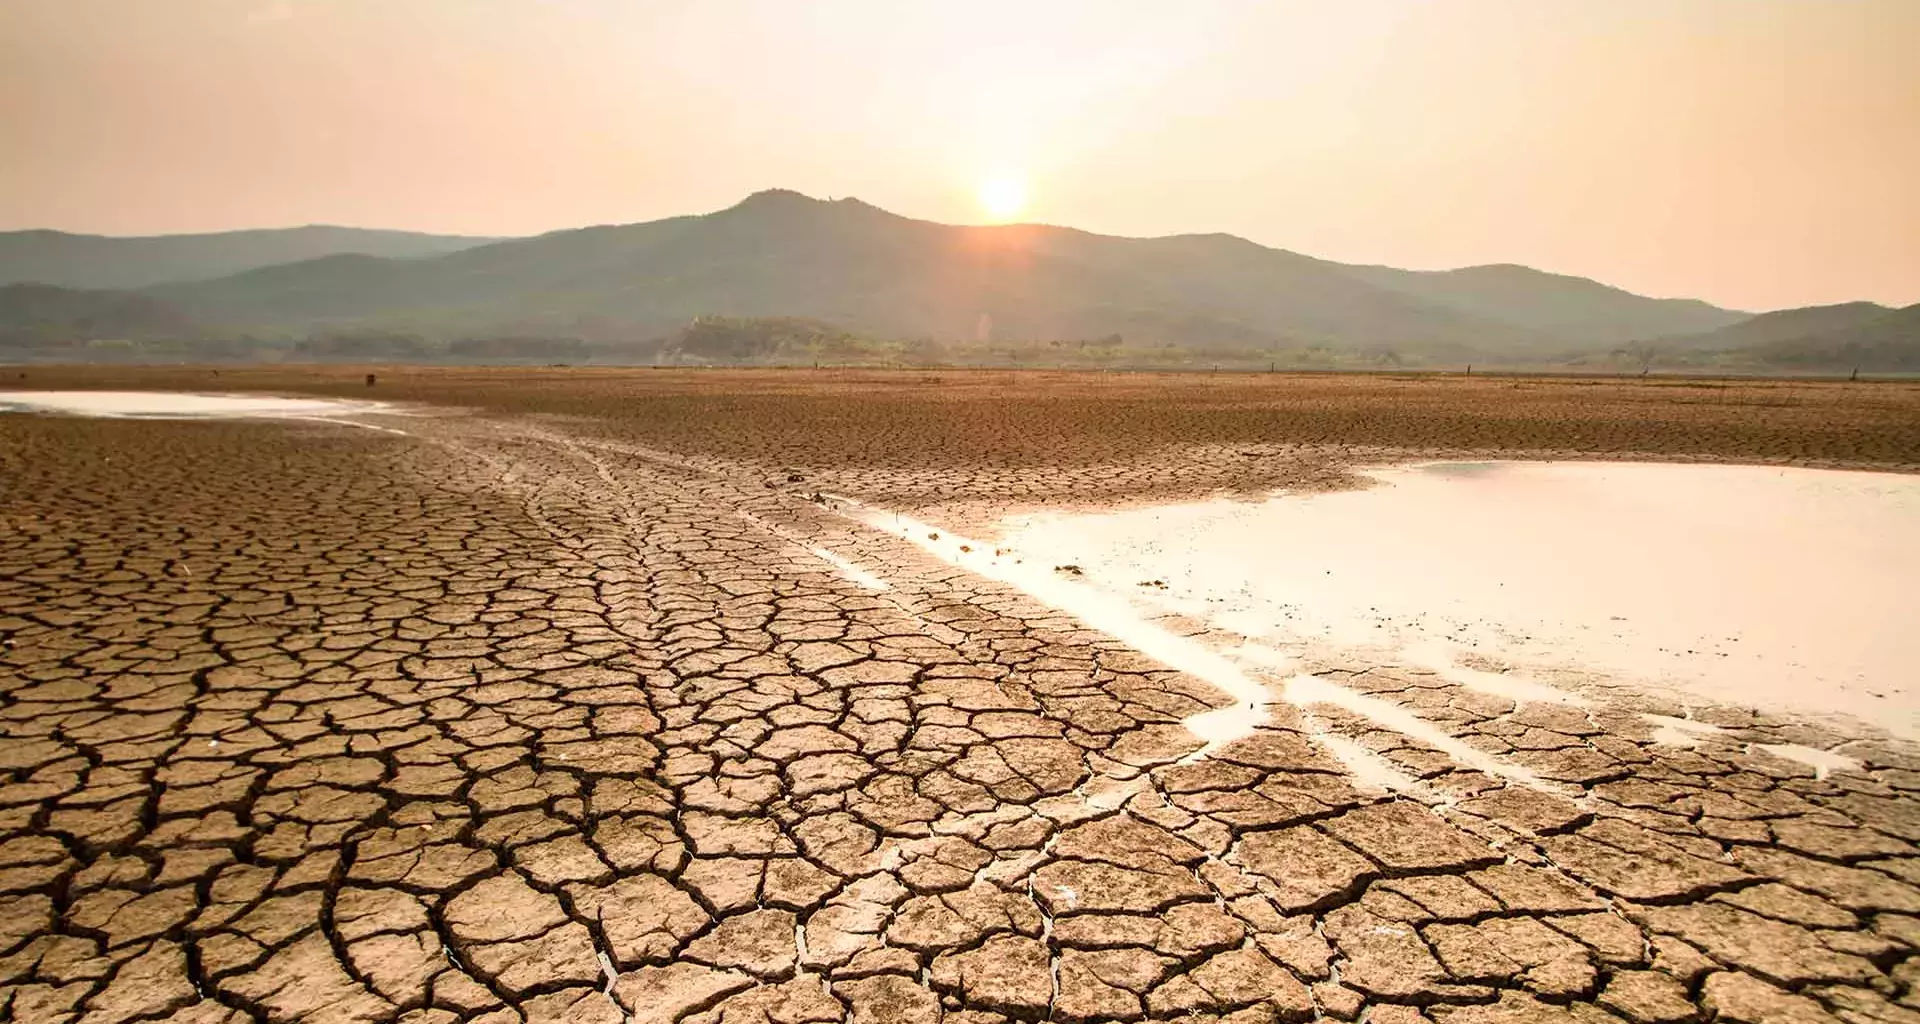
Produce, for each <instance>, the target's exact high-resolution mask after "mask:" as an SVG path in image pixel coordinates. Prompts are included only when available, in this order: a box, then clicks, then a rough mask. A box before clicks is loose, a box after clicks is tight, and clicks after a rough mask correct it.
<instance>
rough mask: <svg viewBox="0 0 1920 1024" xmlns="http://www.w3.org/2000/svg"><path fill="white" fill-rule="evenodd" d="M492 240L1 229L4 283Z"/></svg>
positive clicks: (90, 280) (450, 247)
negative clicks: (136, 234) (124, 234)
mask: <svg viewBox="0 0 1920 1024" xmlns="http://www.w3.org/2000/svg"><path fill="white" fill-rule="evenodd" d="M490 241H493V239H490V238H468V237H462V236H458V235H424V234H419V233H416V232H411V231H375V230H369V229H366V228H340V227H330V226H325V225H313V226H309V227H300V228H271V229H265V230H257V231H223V232H219V233H215V234H204V235H151V236H147V237H141V238H115V237H110V236H107V235H75V234H68V233H67V232H64V231H4V232H0V285H3V284H50V285H59V286H61V287H63V288H90V289H99V288H145V287H147V286H149V285H155V284H162V283H165V282H170V281H196V280H201V279H204V278H210V277H225V276H227V275H229V274H237V273H240V272H242V271H246V270H252V269H254V268H255V267H265V266H271V265H273V264H276V263H292V262H294V261H296V260H306V259H312V258H314V257H317V256H327V255H332V254H335V253H343V252H360V253H368V254H370V255H374V256H390V257H411V256H435V255H439V254H441V253H448V252H454V251H456V250H459V249H465V248H470V247H472V246H475V245H481V244H484V243H486V242H490Z"/></svg>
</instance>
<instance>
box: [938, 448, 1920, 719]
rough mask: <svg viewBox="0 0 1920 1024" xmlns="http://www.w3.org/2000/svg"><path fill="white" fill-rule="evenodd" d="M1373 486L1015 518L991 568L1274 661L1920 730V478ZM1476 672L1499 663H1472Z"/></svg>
mask: <svg viewBox="0 0 1920 1024" xmlns="http://www.w3.org/2000/svg"><path fill="white" fill-rule="evenodd" d="M1371 475H1372V476H1373V477H1374V479H1375V486H1373V487H1370V488H1367V489H1364V490H1358V491H1344V492H1336V493H1330V494H1314V495H1304V496H1280V497H1274V498H1272V499H1269V500H1266V501H1256V502H1247V501H1230V500H1218V501H1209V502H1197V503H1191V504H1181V505H1171V506H1161V507H1150V508H1136V509H1128V510H1123V511H1117V512H1111V513H1095V514H1047V515H1039V516H1029V517H1022V518H1019V519H1016V520H1012V521H1010V522H1009V523H1008V527H1009V531H1008V533H1007V534H1006V536H1005V537H1004V538H1003V539H1002V540H1001V541H1000V542H999V546H1000V550H1002V551H1003V552H1004V553H1003V554H1002V555H1000V556H999V560H1000V561H1003V562H1014V561H1016V560H1018V563H1019V564H1021V565H1024V566H1027V567H1034V566H1039V567H1041V569H1040V573H1039V574H1040V575H1047V574H1051V567H1052V566H1055V565H1071V566H1073V567H1074V568H1075V570H1076V575H1075V576H1074V577H1073V579H1074V581H1075V586H1076V587H1078V588H1081V589H1086V590H1093V591H1097V592H1099V593H1100V594H1102V595H1104V596H1105V597H1106V598H1108V599H1111V600H1113V601H1123V602H1124V601H1132V602H1133V603H1134V604H1135V605H1139V606H1147V605H1151V606H1154V607H1157V608H1160V609H1163V610H1165V611H1172V612H1177V613H1179V614H1181V615H1183V616H1186V617H1188V618H1191V619H1195V620H1197V621H1199V622H1202V623H1204V624H1206V625H1209V626H1213V627H1217V628H1219V629H1222V630H1226V631H1230V632H1232V633H1235V634H1238V635H1240V636H1243V637H1249V638H1253V639H1254V640H1256V641H1257V642H1258V644H1257V646H1258V647H1259V648H1260V649H1263V650H1265V651H1270V652H1273V659H1274V660H1277V661H1284V660H1285V658H1286V657H1288V656H1296V655H1305V654H1308V653H1311V652H1316V651H1319V652H1325V651H1329V650H1331V651H1335V652H1347V653H1352V652H1358V651H1367V652H1370V653H1384V654H1385V655H1387V656H1390V657H1391V658H1392V662H1391V663H1394V664H1399V665H1403V666H1407V667H1415V668H1424V669H1426V670H1428V671H1432V672H1434V673H1436V674H1437V675H1439V676H1440V677H1441V678H1443V679H1447V680H1449V681H1452V682H1456V683H1459V684H1461V685H1464V686H1467V687H1470V688H1472V689H1476V690H1481V691H1485V692H1490V693H1496V694H1500V695H1502V696H1507V697H1509V698H1512V699H1515V700H1521V701H1548V702H1553V703H1561V704H1571V705H1575V706H1579V705H1582V704H1584V703H1586V700H1587V699H1586V698H1585V697H1583V696H1581V695H1579V694H1574V693H1569V692H1567V691H1565V690H1562V689H1558V688H1556V687H1553V686H1550V685H1547V684H1546V683H1542V682H1539V681H1538V680H1540V679H1555V678H1559V677H1563V676H1565V675H1566V674H1568V673H1569V672H1571V673H1575V674H1580V675H1585V676H1587V677H1589V678H1591V677H1596V676H1597V677H1602V678H1606V679H1609V680H1616V681H1619V682H1622V683H1628V684H1638V685H1646V686H1650V687H1653V688H1657V689H1665V690H1668V691H1678V692H1679V693H1681V694H1684V695H1690V696H1691V697H1693V698H1697V699H1700V700H1703V701H1708V702H1715V703H1727V704H1739V705H1745V706H1752V707H1758V708H1762V709H1765V710H1769V711H1774V712H1779V713H1785V714H1791V715H1816V716H1817V715H1822V714H1841V715H1849V716H1853V717H1856V718H1860V719H1864V720H1867V721H1870V722H1873V723H1875V724H1877V725H1880V726H1881V727H1883V728H1886V729H1888V730H1890V731H1892V732H1894V733H1896V734H1899V735H1903V736H1907V737H1910V738H1920V676H1916V675H1915V674H1914V673H1913V672H1912V671H1911V666H1912V665H1914V664H1920V630H1916V629H1914V628H1913V621H1912V615H1913V612H1912V609H1914V608H1916V607H1920V476H1904V475H1894V474H1879V473H1853V472H1835V471H1825V470H1805V469H1782V468H1770V467H1754V466H1722V465H1666V464H1636V463H1465V464H1461V463H1452V464H1438V465H1430V466H1418V467H1408V468H1399V469H1389V470H1380V471H1377V472H1374V473H1373V474H1371ZM923 546H924V545H923ZM1033 575H1035V572H1034V571H1033V570H1032V569H1031V568H1029V570H1028V571H1027V573H1025V576H1029V577H1030V576H1033ZM1009 581H1010V582H1014V581H1013V580H1009ZM1043 582H1044V581H1043ZM1016 585H1018V583H1016ZM1022 589H1028V588H1027V587H1025V586H1022ZM1056 589H1057V588H1056ZM1030 592H1031V591H1030ZM1043 599H1045V598H1043ZM1133 617H1134V618H1136V619H1140V618H1151V616H1150V615H1148V614H1145V613H1142V612H1138V611H1136V612H1134V613H1133ZM1115 635H1116V636H1119V635H1120V634H1118V633H1116V634H1115ZM1121 638H1122V639H1127V638H1126V637H1124V636H1122V637H1121ZM1188 642H1189V643H1194V642H1193V641H1188ZM1195 646H1198V644H1197V643H1195ZM1252 646H1254V645H1246V646H1243V647H1242V648H1241V651H1242V652H1245V651H1246V650H1247V647H1252ZM1209 653H1211V652H1209ZM1214 657H1219V656H1218V655H1214ZM1223 660H1224V659H1223ZM1234 660H1235V662H1238V663H1241V664H1245V663H1247V662H1245V661H1242V660H1240V659H1237V658H1236V659H1234ZM1372 663H1373V664H1378V663H1379V662H1372ZM1489 664H1491V665H1496V666H1499V667H1501V668H1502V669H1503V670H1502V671H1489V670H1487V669H1485V668H1481V667H1475V666H1482V665H1489ZM1249 667H1250V668H1251V667H1253V666H1252V665H1249ZM1237 671H1238V670H1237V669H1236V670H1235V672H1236V673H1237ZM1197 674H1201V675H1202V676H1203V677H1204V678H1209V679H1214V678H1215V676H1216V675H1224V673H1218V672H1206V673H1197ZM1668 728H1669V729H1671V731H1669V732H1665V733H1663V735H1664V736H1666V737H1667V738H1669V739H1680V738H1681V737H1680V736H1679V735H1677V734H1679V733H1681V732H1683V731H1685V730H1684V727H1679V726H1669V727H1668ZM1687 738H1689V739H1691V738H1693V737H1687Z"/></svg>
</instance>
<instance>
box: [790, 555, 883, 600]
mask: <svg viewBox="0 0 1920 1024" xmlns="http://www.w3.org/2000/svg"><path fill="white" fill-rule="evenodd" d="M807 553H808V554H810V555H812V556H813V557H815V558H818V559H819V560H821V561H822V562H825V563H827V564H828V565H831V566H833V569H834V571H835V572H837V573H839V574H840V575H841V577H842V578H843V579H846V580H849V581H851V582H852V583H854V584H857V585H858V586H861V587H865V588H866V589H868V590H872V591H875V592H878V591H882V590H886V589H888V586H887V581H886V580H883V579H881V578H880V577H878V576H875V575H874V574H872V573H870V572H868V571H867V570H865V569H862V568H860V567H859V566H858V565H855V564H854V563H853V562H851V561H849V560H847V559H845V558H842V557H841V556H839V555H837V554H834V553H833V552H831V551H828V550H827V549H826V548H823V547H809V548H808V549H807Z"/></svg>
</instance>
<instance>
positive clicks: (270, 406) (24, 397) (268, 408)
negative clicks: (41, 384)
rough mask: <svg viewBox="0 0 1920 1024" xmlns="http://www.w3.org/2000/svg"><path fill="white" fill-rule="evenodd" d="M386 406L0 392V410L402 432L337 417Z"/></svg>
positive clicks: (161, 394)
mask: <svg viewBox="0 0 1920 1024" xmlns="http://www.w3.org/2000/svg"><path fill="white" fill-rule="evenodd" d="M392 411H393V408H392V406H390V405H389V404H388V403H385V402H364V401H354V400H351V399H345V398H278V397H274V396H271V395H207V394H195V393H191V392H182V391H0V412H26V413H53V414H61V415H68V416H88V417H94V418H104V419H167V420H183V419H294V420H321V421H324V422H328V423H344V424H347V425H349V426H355V427H364V428H366V429H368V430H378V431H382V432H384V433H390V434H401V433H404V431H400V430H395V429H393V428H392V427H381V426H376V425H374V424H371V423H358V422H354V421H352V420H346V419H341V418H340V417H345V416H354V415H359V414H361V413H370V412H392Z"/></svg>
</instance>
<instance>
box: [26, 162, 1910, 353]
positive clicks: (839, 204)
mask: <svg viewBox="0 0 1920 1024" xmlns="http://www.w3.org/2000/svg"><path fill="white" fill-rule="evenodd" d="M27 281H33V282H38V283H39V284H40V285H46V284H51V285H58V286H63V288H68V289H70V288H82V289H91V290H89V291H67V290H62V289H47V288H45V287H38V286H34V287H29V286H27V285H24V284H19V283H18V282H27ZM9 282H14V283H15V284H13V285H12V286H10V287H0V343H5V344H9V345H11V346H12V347H13V348H15V349H20V348H24V347H34V346H38V347H46V346H65V347H68V348H71V347H72V346H73V345H75V344H76V343H82V342H88V341H97V340H99V339H102V338H110V339H120V340H127V339H130V340H133V341H136V342H137V341H140V340H142V339H173V340H179V339H182V338H200V339H209V340H211V339H225V340H227V341H228V342H229V354H231V351H232V344H239V343H244V342H247V341H251V342H255V343H260V344H272V343H286V342H289V341H291V340H294V339H305V338H311V337H313V336H315V335H341V334H348V335H361V336H364V337H365V338H366V339H367V340H366V341H365V342H364V343H361V344H357V345H356V346H354V350H355V354H357V355H359V356H363V357H378V356H380V355H381V354H382V351H381V349H380V343H379V342H377V341H373V340H372V339H373V338H375V337H385V338H389V339H392V338H405V339H412V340H413V341H411V342H409V344H411V343H413V342H418V343H420V344H425V345H428V346H429V347H430V346H432V345H433V344H445V343H451V342H459V341H461V340H463V339H464V340H468V341H471V340H472V339H487V338H501V337H510V338H515V339H521V340H522V341H523V342H525V343H526V344H527V345H531V346H534V347H535V348H537V345H536V344H535V343H536V342H537V341H538V340H540V339H550V340H554V341H556V342H558V341H560V340H563V339H564V340H567V341H569V342H571V343H573V344H574V346H575V348H573V349H568V350H567V351H569V352H577V351H579V349H578V346H580V345H589V346H614V347H618V346H623V345H624V346H637V347H639V348H645V347H646V346H647V345H649V344H652V345H654V346H655V349H654V351H655V352H658V351H665V350H666V349H665V348H662V347H660V346H662V345H665V344H668V343H665V342H662V341H661V339H671V338H672V337H674V336H675V335H676V333H677V332H684V331H685V330H686V329H687V328H688V325H689V324H690V323H692V322H694V321H695V320H697V319H699V318H713V317H725V318H735V320H752V319H756V318H779V321H780V322H781V323H783V324H788V325H794V324H797V325H801V326H800V327H798V328H793V327H790V326H789V327H783V328H782V330H785V331H786V332H787V333H788V334H791V333H792V332H793V330H800V331H801V332H802V333H809V332H810V336H811V337H812V338H813V339H814V340H812V341H810V342H808V344H811V345H813V347H814V349H815V350H817V349H818V348H819V341H818V339H819V338H820V337H822V336H825V335H828V334H831V335H835V336H836V337H838V336H841V335H844V336H847V337H858V338H866V339H890V340H897V341H900V342H914V341H918V342H920V343H922V344H924V345H930V346H939V347H940V349H941V351H943V352H946V353H949V354H951V353H953V352H956V351H958V352H962V353H964V352H966V351H968V350H969V349H972V350H981V351H984V350H988V349H991V348H992V347H993V346H1004V345H1018V344H1035V345H1051V346H1053V347H1054V348H1059V347H1060V346H1061V345H1062V344H1069V345H1072V346H1076V347H1078V348H1081V349H1084V348H1085V347H1086V346H1088V345H1089V344H1092V345H1096V346H1100V345H1104V346H1106V347H1107V348H1108V349H1112V350H1117V349H1119V348H1120V347H1122V346H1126V347H1130V348H1133V349H1140V348H1145V347H1153V346H1160V347H1169V346H1171V347H1179V348H1183V349H1188V350H1196V351H1200V350H1203V351H1216V352H1217V351H1241V352H1248V353H1262V352H1264V353H1269V354H1274V355H1275V356H1276V358H1277V357H1278V354H1280V353H1289V352H1301V351H1325V352H1334V353H1352V354H1356V355H1363V356H1368V357H1369V358H1380V359H1387V360H1390V361H1392V362H1400V361H1406V362H1410V363H1420V362H1429V361H1445V360H1455V359H1468V360H1471V359H1474V358H1480V359H1483V360H1485V361H1495V360H1507V361H1516V362H1538V361H1550V360H1557V359H1562V358H1567V357H1570V356H1572V355H1575V354H1578V353H1583V352H1596V351H1607V350H1610V349H1616V348H1618V347H1620V346H1623V345H1626V344H1628V343H1633V342H1645V341H1649V340H1652V339H1660V341H1659V342H1658V344H1660V345H1661V346H1663V347H1665V348H1667V349H1673V350H1681V349H1718V348H1738V347H1742V346H1750V345H1756V344H1763V343H1766V344H1772V343H1779V342H1794V341H1796V340H1800V339H1804V338H1805V337H1807V336H1809V335H1813V334H1818V333H1820V332H1822V331H1827V330H1835V329H1848V330H1851V329H1855V328H1859V327H1862V326H1864V325H1865V324H1866V323H1868V322H1872V321H1875V320H1876V319H1878V318H1879V316H1880V315H1884V314H1888V313H1892V312H1894V311H1891V310H1887V309H1886V308H1884V307H1878V306H1873V305H1872V304H1870V303H1858V304H1851V305H1849V306H1844V307H1822V308H1821V309H1824V310H1828V311H1829V312H1825V313H1823V312H1820V311H1818V310H1805V311H1789V312H1783V313H1773V314H1765V315H1763V316H1761V317H1750V315H1749V314H1746V313H1742V312H1739V311H1734V310H1727V309H1721V308H1718V307H1715V306H1712V305H1709V304H1707V303H1704V302H1699V301H1696V300H1691V299H1660V298H1648V297H1645V296H1640V295H1634V294H1632V293H1629V292H1626V291H1622V290H1620V289H1617V288H1612V287H1609V286H1607V285H1604V284H1600V283H1598V282H1594V281H1590V280H1586V279H1584V278H1577V277H1568V276H1562V275H1556V274H1549V273H1545V272H1542V271H1538V270H1533V269H1531V268H1527V267H1521V266H1514V265H1496V266H1483V267H1469V268H1465V269H1460V270H1451V271H1407V270H1398V269H1394V268H1391V267H1382V266H1353V265H1348V264H1341V263H1334V262H1329V261H1326V260H1320V259H1315V258H1313V257H1310V256H1304V255H1301V254H1298V253H1293V252H1288V251H1286V250H1281V249H1272V248H1267V247H1264V246H1260V245H1257V244H1255V243H1252V242H1249V241H1247V240H1245V239H1241V238H1237V237H1234V236H1231V235H1219V234H1215V235H1176V236H1168V237H1162V238H1120V237H1114V236H1106V235H1096V234H1091V233H1088V232H1084V231H1077V230H1073V229H1070V228H1061V227H1050V226H1043V225H1027V224H1022V225H1004V226H995V227H962V226H953V225H945V224H936V223H932V222H928V221H920V220H913V219H910V218H906V217H901V216H898V215H895V214H892V213H889V212H887V211H884V210H881V209H878V208H876V207H873V206H870V205H868V204H866V203H863V202H860V201H859V200H855V199H842V200H838V201H822V200H816V199H811V198H808V197H806V196H803V195H800V194H798V193H795V192H788V191H783V190H772V191H767V192H760V193H756V194H754V195H753V196H750V197H748V198H747V199H746V200H745V201H743V202H741V203H739V204H737V205H735V206H732V207H729V208H727V209H725V210H721V211H718V212H716V213H711V214H706V215H703V216H685V217H673V218H668V219H666V220H659V221H652V222H648V223H641V224H629V225H619V226H604V227H592V228H584V229H579V230H571V231H559V232H553V233H550V234H545V235H540V236H536V237H532V238H518V239H507V240H497V241H495V240H487V239H473V238H450V237H443V236H433V235H416V234H408V233H404V232H369V231H355V230H352V229H339V228H296V229H289V230H287V231H265V232H236V233H231V234H226V235H200V236H172V237H167V238H147V239H105V238H97V237H88V236H72V235H61V234H59V233H55V232H16V233H13V234H10V235H0V284H7V283H9ZM128 289H135V290H128ZM1856 314H1858V315H1856ZM1769 318H1771V319H1769ZM730 322H731V321H730ZM1756 324H1758V326H1754V325H1756ZM1892 330H1893V333H1894V334H1895V335H1897V334H1898V333H1899V332H1898V328H1897V327H1896V328H1893V329H1892ZM1716 332H1719V333H1716ZM1728 332H1731V333H1728ZM766 333H767V332H766V331H764V330H762V331H760V332H759V334H762V335H764V334H766ZM774 333H775V334H778V333H779V332H774ZM756 336H758V335H756ZM783 336H784V335H783ZM236 339H239V341H236ZM780 344H782V343H780V342H777V341H776V342H772V343H769V345H771V346H772V347H771V348H769V347H766V346H763V347H762V348H763V349H764V351H763V350H759V349H756V350H752V351H751V352H747V356H751V355H753V354H756V353H757V354H758V355H760V356H762V357H767V356H769V354H770V353H772V352H773V351H774V350H775V349H778V348H779V345H780ZM1896 344H1897V340H1896ZM674 351H676V352H685V351H686V350H685V349H684V348H682V349H676V350H674ZM730 351H731V350H730ZM741 351H742V352H746V350H741ZM401 354H405V353H401ZM735 354H736V355H738V354H740V353H735ZM1369 354H1370V355H1369ZM743 357H746V356H743Z"/></svg>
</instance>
